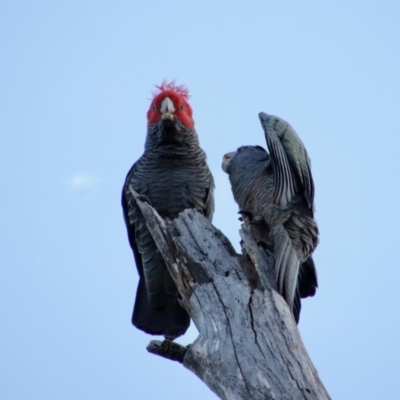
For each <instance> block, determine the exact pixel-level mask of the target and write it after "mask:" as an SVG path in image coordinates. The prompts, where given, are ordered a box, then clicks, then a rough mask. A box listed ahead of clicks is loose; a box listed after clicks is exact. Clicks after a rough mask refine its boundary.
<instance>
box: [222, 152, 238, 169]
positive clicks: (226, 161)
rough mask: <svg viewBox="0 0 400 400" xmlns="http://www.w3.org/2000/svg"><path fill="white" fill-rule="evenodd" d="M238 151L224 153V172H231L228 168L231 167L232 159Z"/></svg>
mask: <svg viewBox="0 0 400 400" xmlns="http://www.w3.org/2000/svg"><path fill="white" fill-rule="evenodd" d="M235 154H236V151H231V152H230V153H226V154H224V156H223V157H222V170H223V171H224V172H226V173H227V174H229V171H228V168H229V164H230V162H231V161H232V158H233V157H234V156H235Z"/></svg>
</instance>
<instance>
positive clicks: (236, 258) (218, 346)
mask: <svg viewBox="0 0 400 400" xmlns="http://www.w3.org/2000/svg"><path fill="white" fill-rule="evenodd" d="M133 194H134V197H136V198H137V194H136V193H133ZM137 202H138V206H139V208H140V209H141V211H142V213H143V216H144V218H145V220H146V223H147V225H148V228H149V230H150V232H151V234H152V236H153V238H154V240H155V242H156V244H157V246H158V248H159V250H160V252H161V253H162V255H163V257H164V260H165V262H166V264H167V267H168V270H169V272H170V273H171V275H172V277H173V279H174V281H175V283H176V284H177V287H178V289H179V292H180V293H181V295H182V300H181V301H182V304H183V306H184V307H185V308H186V309H187V311H188V312H189V314H190V316H191V318H192V320H193V322H194V324H195V325H196V327H197V329H198V331H199V336H198V337H197V339H196V340H195V341H194V343H193V344H192V345H191V346H190V347H188V348H185V351H182V355H183V357H182V358H181V359H180V360H178V361H181V362H182V363H183V365H184V366H185V367H186V368H188V369H189V370H190V371H192V372H193V373H194V374H196V375H197V376H198V377H199V378H200V379H201V380H202V381H203V382H204V383H205V384H206V385H207V386H208V387H209V388H210V389H211V390H212V391H213V392H214V393H216V394H217V396H219V397H220V398H221V399H226V400H236V399H237V400H253V399H254V400H261V399H262V400H269V399H284V400H292V399H295V400H297V399H307V400H311V399H318V400H325V399H330V397H329V395H328V393H327V391H326V390H325V388H324V386H323V384H322V382H321V381H320V379H319V377H318V373H317V370H316V369H315V367H314V366H313V364H312V362H311V360H310V358H309V356H308V354H307V351H306V349H305V347H304V344H303V342H302V340H301V337H300V335H299V332H298V329H297V326H296V323H295V321H294V319H293V317H292V315H291V313H290V311H289V308H288V306H287V304H286V302H285V301H284V299H283V298H282V297H281V296H280V295H279V294H278V293H277V292H276V290H275V287H276V285H275V278H274V273H273V254H272V253H270V252H269V251H268V250H267V251H266V250H265V249H264V247H265V244H264V245H263V246H260V245H259V244H258V241H257V239H256V238H257V236H258V234H259V233H258V232H256V231H255V228H254V227H252V226H250V225H243V226H242V229H241V230H240V236H241V238H242V243H241V244H242V253H243V254H237V253H236V252H235V250H234V249H233V247H232V245H231V243H230V242H229V240H228V239H227V238H226V237H225V236H224V235H223V233H222V232H221V231H219V230H218V229H216V228H215V227H214V226H212V225H211V223H210V222H209V221H208V220H207V219H206V218H205V217H204V216H203V215H201V214H200V213H198V212H197V211H195V210H185V211H184V212H182V213H180V214H179V217H178V218H177V219H175V220H173V221H164V220H163V219H161V218H160V217H159V216H158V214H157V212H156V211H155V210H154V209H153V208H152V207H151V206H150V205H148V204H147V203H144V202H142V201H140V200H139V199H137ZM178 346H179V345H178ZM169 347H170V346H165V348H169ZM174 351H175V350H174ZM166 352H167V351H166ZM155 353H156V354H158V355H162V356H163V354H162V345H161V344H158V345H157V350H156V351H155ZM164 356H165V357H167V358H171V357H168V355H167V354H165V355H164ZM172 359H175V360H176V358H172Z"/></svg>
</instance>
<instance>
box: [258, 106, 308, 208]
mask: <svg viewBox="0 0 400 400" xmlns="http://www.w3.org/2000/svg"><path fill="white" fill-rule="evenodd" d="M259 118H260V121H261V125H262V127H263V129H264V133H265V138H266V141H267V145H268V149H269V152H270V154H271V162H272V166H273V169H274V176H275V190H274V196H273V199H274V203H275V204H278V205H281V206H284V205H286V204H287V203H288V202H289V201H290V200H291V198H292V197H293V196H295V195H296V194H302V195H303V196H304V197H305V199H306V201H307V205H308V207H309V208H310V209H313V204H314V182H313V178H312V175H311V161H310V158H309V157H308V154H307V151H306V149H305V147H304V144H303V142H302V141H301V139H300V138H299V136H298V135H297V133H296V132H295V131H294V129H293V128H292V127H291V126H290V125H289V124H288V123H287V122H285V121H284V120H282V119H281V118H278V117H275V116H273V115H268V114H266V113H263V112H261V113H259Z"/></svg>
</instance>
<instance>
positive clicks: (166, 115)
mask: <svg viewBox="0 0 400 400" xmlns="http://www.w3.org/2000/svg"><path fill="white" fill-rule="evenodd" d="M160 112H161V119H162V120H173V119H174V112H175V106H174V103H173V101H172V100H171V99H170V98H169V97H166V98H165V99H164V100H163V101H162V103H161V108H160Z"/></svg>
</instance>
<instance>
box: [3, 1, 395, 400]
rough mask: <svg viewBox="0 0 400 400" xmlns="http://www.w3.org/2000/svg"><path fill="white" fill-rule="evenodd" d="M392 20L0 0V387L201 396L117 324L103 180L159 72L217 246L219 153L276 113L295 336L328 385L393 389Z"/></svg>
mask: <svg viewBox="0 0 400 400" xmlns="http://www.w3.org/2000/svg"><path fill="white" fill-rule="evenodd" d="M399 21H400V3H398V2H394V1H392V2H391V1H370V2H366V1H353V2H351V4H349V2H345V1H337V2H330V3H328V2H317V1H314V2H309V1H305V2H275V1H274V2H269V1H252V2H250V1H249V2H244V1H238V0H236V1H229V2H228V1H201V2H200V1H198V2H184V1H175V0H170V1H169V2H161V1H157V0H156V1H152V2H144V1H143V2H139V1H136V2H134V1H132V2H128V1H126V2H122V1H113V2H111V1H103V2H95V1H80V2H77V1H68V2H67V1H64V2H62V1H36V2H28V1H1V2H0V54H1V61H0V166H1V168H0V180H1V183H2V185H1V186H2V191H1V204H2V207H1V208H0V226H1V229H0V243H1V246H0V248H1V251H0V265H1V271H2V272H1V275H0V283H1V288H2V289H1V291H0V307H1V319H2V321H1V332H2V333H1V341H0V354H1V357H0V399H1V400H3V399H4V400H10V399H11V400H14V399H18V400H19V399H23V400H25V399H28V400H30V399H49V400H50V399H60V400H61V399H157V398H160V397H161V396H162V398H163V399H164V400H169V399H171V400H172V399H174V400H184V399H188V400H200V399H201V400H208V399H210V400H211V399H215V398H216V396H215V395H214V394H213V393H212V392H210V391H209V390H208V388H207V387H206V386H205V385H204V384H203V383H202V382H201V381H199V380H198V379H197V378H196V377H195V376H194V375H193V374H192V373H190V372H189V371H187V370H185V369H184V368H183V367H182V366H180V365H179V364H177V363H172V362H169V361H166V360H164V359H161V358H158V357H156V356H153V355H150V354H148V353H147V352H146V350H145V347H146V345H147V343H148V342H149V340H150V339H151V337H149V336H147V335H145V334H144V333H142V332H140V331H138V330H136V329H135V328H133V326H131V324H130V316H131V311H132V306H133V301H134V296H135V291H136V284H137V276H136V268H135V266H134V261H133V257H132V254H131V251H130V248H129V245H128V241H127V238H126V232H125V227H124V223H123V219H122V213H121V207H120V190H121V187H122V184H123V181H124V178H125V175H126V173H127V171H128V169H129V168H130V166H131V165H132V163H133V162H134V161H135V160H136V159H137V158H138V157H139V156H140V155H141V153H142V151H143V146H144V140H145V135H146V111H147V109H148V106H149V99H150V97H151V91H152V90H153V88H154V85H155V84H159V83H161V81H162V80H163V79H164V78H165V79H169V80H170V79H176V80H177V83H178V84H186V85H187V86H188V87H189V89H190V92H191V95H192V97H191V100H190V103H191V105H192V108H193V110H194V118H195V123H196V128H197V131H198V134H199V137H200V142H201V145H202V147H203V149H204V150H205V151H206V152H207V155H208V160H209V165H210V168H211V170H212V172H213V174H214V176H215V180H216V186H217V189H216V212H215V216H214V224H215V225H216V226H217V227H218V228H220V229H221V230H222V231H223V232H224V233H225V234H226V235H227V236H228V237H229V238H230V240H231V241H232V242H233V244H234V245H235V247H236V248H237V249H239V235H238V229H239V226H240V225H239V222H238V221H237V214H236V212H237V206H236V205H235V203H234V201H233V199H232V196H231V192H230V186H229V183H228V178H227V175H225V174H224V173H223V172H222V171H221V168H220V164H221V158H222V155H223V154H224V153H226V152H228V151H232V150H235V149H236V148H237V147H238V146H240V145H243V144H259V145H262V146H265V141H264V136H263V132H262V129H261V127H260V124H259V121H258V117H257V114H258V112H259V111H265V112H267V113H271V114H275V115H278V116H280V117H282V118H284V119H286V120H287V121H289V123H290V124H291V125H292V126H293V127H294V128H295V129H296V131H297V132H298V134H299V135H300V137H301V138H302V140H303V141H304V143H305V145H306V147H307V150H308V152H309V154H310V157H311V159H312V168H313V175H314V180H315V185H316V209H317V213H316V218H317V220H318V223H319V227H320V231H321V241H320V245H319V246H318V248H317V250H316V252H315V261H316V264H317V268H318V273H319V283H320V287H319V290H318V291H317V294H316V296H315V297H314V298H312V299H307V300H305V301H304V302H303V309H302V315H301V321H300V325H299V329H300V332H301V334H302V338H303V341H304V343H305V345H306V347H307V349H308V351H309V354H310V356H311V359H312V360H313V362H314V364H315V366H316V368H317V369H318V372H319V374H320V377H321V379H322V381H323V382H324V384H325V386H326V388H327V390H328V391H329V393H330V394H331V396H332V397H333V398H336V399H341V400H354V399H364V400H369V399H376V398H384V399H388V400H391V399H397V398H398V393H399V391H400V380H399V377H398V372H399V370H400V346H399V345H398V340H399V337H400V313H399V303H400V294H399V289H398V287H399V281H400V269H399V261H398V256H397V250H398V248H399V246H400V239H399V231H398V229H399V226H400V217H399V207H398V204H397V201H398V199H399V195H400V191H399V185H398V183H399V167H400V162H399V157H398V154H397V153H398V149H399V148H400V24H399ZM195 337H196V331H195V329H194V328H193V327H192V328H191V329H190V330H189V331H188V333H187V334H186V335H185V336H184V337H183V338H181V339H179V340H178V341H179V342H180V343H184V344H186V343H190V342H191V341H193V340H194V338H195Z"/></svg>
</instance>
